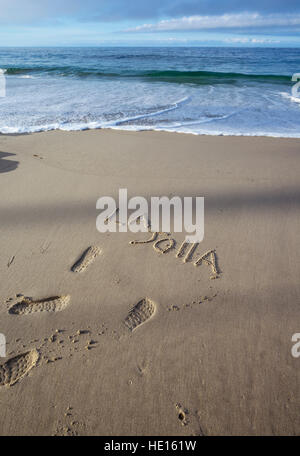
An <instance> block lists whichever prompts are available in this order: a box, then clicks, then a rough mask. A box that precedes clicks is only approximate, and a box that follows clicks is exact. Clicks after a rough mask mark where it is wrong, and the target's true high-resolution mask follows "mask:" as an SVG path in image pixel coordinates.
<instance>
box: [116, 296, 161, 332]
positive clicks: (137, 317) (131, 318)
mask: <svg viewBox="0 0 300 456" xmlns="http://www.w3.org/2000/svg"><path fill="white" fill-rule="evenodd" d="M155 311H156V304H155V303H154V302H153V301H151V300H150V299H148V298H144V299H142V300H141V301H139V302H138V303H137V304H136V305H135V306H134V307H133V309H131V311H130V312H129V314H128V316H127V317H126V319H125V321H124V323H125V326H127V328H128V329H129V330H130V331H133V330H134V329H136V328H137V327H138V326H140V325H142V324H143V323H146V321H148V320H149V319H150V318H152V317H153V315H154V314H155Z"/></svg>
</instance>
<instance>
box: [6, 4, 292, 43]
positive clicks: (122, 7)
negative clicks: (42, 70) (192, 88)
mask: <svg viewBox="0 0 300 456" xmlns="http://www.w3.org/2000/svg"><path fill="white" fill-rule="evenodd" d="M1 46H247V47H249V46H251V47H254V46H260V47H261V46H263V47H266V46H268V47H300V0H226V1H225V0H0V47H1Z"/></svg>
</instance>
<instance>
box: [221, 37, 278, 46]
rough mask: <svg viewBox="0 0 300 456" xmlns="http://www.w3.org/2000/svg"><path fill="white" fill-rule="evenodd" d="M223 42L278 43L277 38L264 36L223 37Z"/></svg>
mask: <svg viewBox="0 0 300 456" xmlns="http://www.w3.org/2000/svg"><path fill="white" fill-rule="evenodd" d="M223 41H224V42H225V43H232V44H235V43H240V44H278V43H280V41H279V40H271V39H264V38H243V37H240V38H235V37H234V38H225V39H224V40H223Z"/></svg>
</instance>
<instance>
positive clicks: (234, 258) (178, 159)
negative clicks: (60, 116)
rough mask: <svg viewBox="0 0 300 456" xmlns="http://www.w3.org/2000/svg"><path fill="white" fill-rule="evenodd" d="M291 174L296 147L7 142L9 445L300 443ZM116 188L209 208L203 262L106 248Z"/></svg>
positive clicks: (5, 391) (298, 155) (116, 243)
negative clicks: (101, 201) (181, 440)
mask: <svg viewBox="0 0 300 456" xmlns="http://www.w3.org/2000/svg"><path fill="white" fill-rule="evenodd" d="M299 169H300V140H299V139H279V138H264V137H229V136H228V137H227V136H226V137H225V136H196V135H188V134H179V133H167V132H152V131H148V132H130V131H117V130H90V131H82V132H62V131H53V132H43V133H35V134H28V135H15V136H5V135H1V136H0V194H1V200H0V222H1V231H0V278H1V287H0V313H1V317H0V333H2V334H4V335H5V337H6V341H7V354H6V355H7V356H6V358H1V359H0V404H1V417H0V434H1V435H105V436H113V435H132V436H135V435H162V436H165V435H174V436H175V435H176V436H191V435H195V436H196V435H197V436H198V435H207V436H213V435H299V433H300V415H299V397H300V358H294V357H293V356H292V354H291V348H292V345H293V343H292V341H291V338H292V335H293V334H294V333H299V332H300V326H299V318H297V316H298V315H299V291H300V284H299V272H300V257H299V246H300V230H299V220H300V218H299V217H300V187H299ZM120 188H127V189H128V194H129V196H130V197H131V196H137V195H138V196H144V197H146V198H150V197H151V196H163V195H165V196H168V197H172V196H175V195H176V196H180V197H184V196H204V197H205V236H204V240H203V242H201V243H200V244H199V246H198V247H197V251H196V252H194V256H193V258H191V259H190V260H189V261H187V262H186V263H184V261H183V260H182V258H177V257H176V253H177V251H178V248H179V246H180V244H181V242H182V240H183V235H181V234H178V233H171V235H170V238H172V239H174V241H175V243H174V247H173V248H172V249H171V250H170V251H168V252H167V253H165V254H160V253H159V252H157V251H156V250H155V249H154V248H153V243H151V242H149V243H146V244H130V241H132V240H145V239H148V238H149V236H148V234H147V233H146V234H144V233H138V234H133V233H130V232H128V233H105V234H101V233H99V232H98V231H97V229H96V217H97V215H98V213H99V211H97V210H96V201H97V199H98V198H99V197H101V196H103V195H109V196H113V197H114V198H116V199H117V198H118V191H119V189H120ZM90 247H92V249H91V250H89V251H87V249H89V248H90ZM211 249H215V252H216V258H217V261H218V278H217V279H216V280H211V276H212V271H211V267H210V266H209V265H208V264H206V263H202V264H200V265H199V266H197V267H195V266H194V262H195V260H196V259H197V258H198V257H200V256H201V255H202V254H203V253H205V252H207V251H209V250H211ZM86 251H87V253H86V255H85V257H84V258H83V259H82V255H83V253H84V252H86ZM74 265H77V266H74ZM36 309H38V310H39V311H36ZM132 312H134V313H133V314H132ZM137 320H140V321H139V324H138V325H136V327H134V328H133V327H132V322H134V321H135V322H136V321H137ZM140 323H143V324H140ZM130 329H133V330H130ZM19 355H21V356H19ZM18 356H19V357H18Z"/></svg>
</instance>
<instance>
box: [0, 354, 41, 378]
mask: <svg viewBox="0 0 300 456" xmlns="http://www.w3.org/2000/svg"><path fill="white" fill-rule="evenodd" d="M38 359H39V353H38V351H37V350H35V349H34V350H31V351H29V352H27V353H23V354H22V355H18V356H15V357H14V358H10V359H9V360H8V361H6V363H4V364H2V365H1V366H0V386H12V385H14V384H15V383H16V382H18V381H19V380H20V379H21V378H23V377H24V376H25V375H26V374H27V373H28V372H29V371H30V370H31V369H32V368H33V367H34V366H35V365H36V363H37V361H38Z"/></svg>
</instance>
